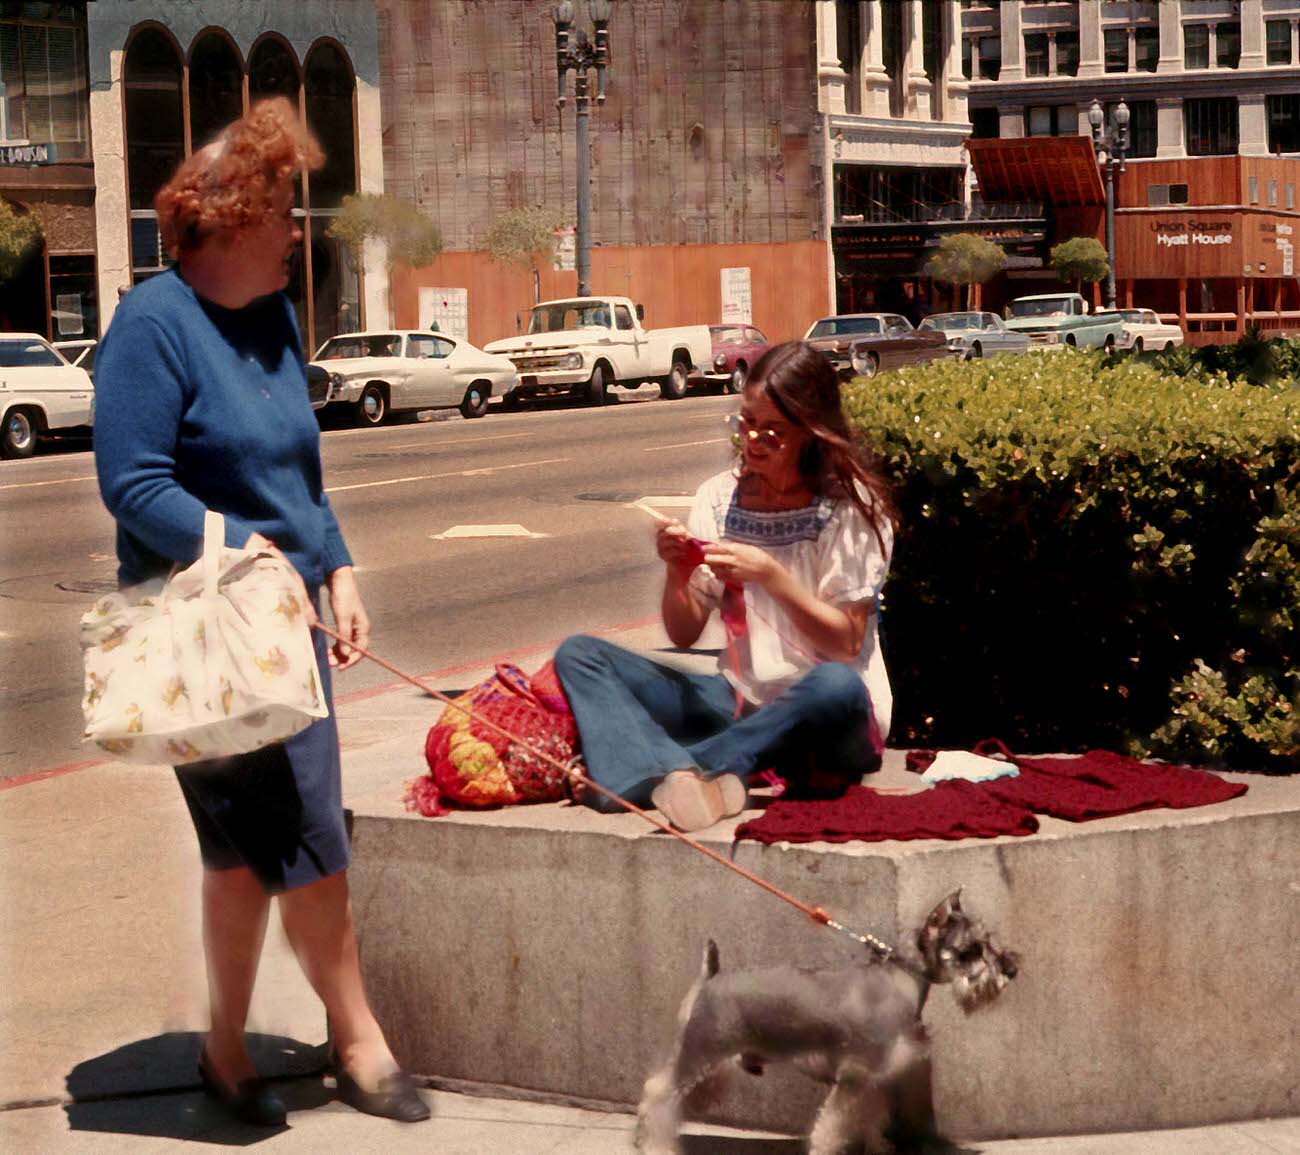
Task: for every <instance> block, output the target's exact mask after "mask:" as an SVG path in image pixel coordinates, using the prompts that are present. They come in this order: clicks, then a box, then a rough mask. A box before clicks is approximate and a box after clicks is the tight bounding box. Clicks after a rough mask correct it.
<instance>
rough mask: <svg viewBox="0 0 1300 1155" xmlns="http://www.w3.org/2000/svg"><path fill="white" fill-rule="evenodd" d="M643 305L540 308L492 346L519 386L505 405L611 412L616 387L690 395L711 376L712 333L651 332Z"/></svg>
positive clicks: (599, 300)
mask: <svg viewBox="0 0 1300 1155" xmlns="http://www.w3.org/2000/svg"><path fill="white" fill-rule="evenodd" d="M642 316H643V312H642V309H641V306H640V305H635V304H633V303H632V302H631V301H630V300H629V299H628V298H627V297H574V298H571V299H569V300H563V301H542V302H541V303H540V304H537V305H534V306H533V310H532V313H531V314H530V316H529V319H528V329H527V331H526V332H524V333H521V334H520V335H519V336H517V337H507V338H505V339H504V340H501V341H493V342H492V343H491V344H489V345H486V346H484V349H485V351H486V352H488V353H499V354H502V355H503V356H506V357H509V358H510V360H511V361H512V362H514V366H515V368H516V369H517V370H518V371H519V383H518V384H517V385H516V386H515V387H514V388H513V389H511V390H510V392H509V393H507V394H505V396H504V397H503V399H502V403H503V404H504V405H505V406H506V407H507V408H514V407H515V406H517V405H518V404H519V403H520V402H521V401H523V400H524V399H525V398H529V397H544V396H553V395H556V394H563V393H571V394H574V395H575V396H579V397H582V398H584V399H585V400H586V402H587V404H588V405H604V404H605V400H606V390H607V389H609V387H610V386H611V385H627V386H632V387H635V386H638V385H640V384H641V382H643V381H653V382H656V383H658V385H659V392H660V394H661V395H662V396H664V397H666V398H668V399H670V400H676V399H677V398H679V397H683V396H685V394H686V385H687V379H688V378H689V377H690V374H691V372H692V371H693V370H696V369H701V370H703V369H707V368H708V366H709V363H710V361H711V359H712V357H713V339H712V337H711V336H710V334H709V327H708V326H707V325H683V326H681V327H680V328H676V329H643V328H642V327H641V318H642Z"/></svg>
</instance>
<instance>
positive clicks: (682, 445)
mask: <svg viewBox="0 0 1300 1155" xmlns="http://www.w3.org/2000/svg"><path fill="white" fill-rule="evenodd" d="M726 440H727V439H726V438H725V437H710V438H709V439H708V440H707V441H678V442H676V443H675V444H673V445H646V446H643V447H642V449H641V452H642V453H654V452H655V451H656V450H659V449H688V448H690V447H691V446H693V445H720V444H722V442H724V441H726Z"/></svg>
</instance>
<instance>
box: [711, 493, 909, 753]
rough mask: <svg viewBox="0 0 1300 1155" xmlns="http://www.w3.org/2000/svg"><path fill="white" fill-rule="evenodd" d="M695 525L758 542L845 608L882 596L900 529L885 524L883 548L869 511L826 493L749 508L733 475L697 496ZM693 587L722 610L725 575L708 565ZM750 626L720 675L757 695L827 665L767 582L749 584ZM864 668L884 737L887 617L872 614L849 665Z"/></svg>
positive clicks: (714, 537)
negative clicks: (784, 505)
mask: <svg viewBox="0 0 1300 1155" xmlns="http://www.w3.org/2000/svg"><path fill="white" fill-rule="evenodd" d="M686 524H687V529H689V531H690V532H691V534H692V535H693V536H695V537H698V538H701V539H702V540H705V541H720V540H722V539H723V538H726V539H727V540H729V541H735V542H741V543H743V544H745V545H756V546H759V547H760V548H762V549H763V550H764V551H766V552H767V553H769V554H771V555H772V557H774V558H775V559H776V560H777V561H779V562H780V563H781V564H782V565H783V566H785V568H786V569H787V570H789V571H790V573H791V574H793V575H794V577H795V578H796V579H797V580H798V581H799V582H801V583H802V584H803V585H804V586H805V588H807V589H808V590H810V591H811V592H812V593H813V594H815V595H816V596H817V597H818V598H820V599H821V600H822V601H824V602H827V603H829V604H830V605H833V606H838V607H844V606H849V605H853V604H855V603H859V602H876V601H877V599H878V598H879V595H880V590H881V587H882V586H883V585H884V584H885V578H886V576H887V575H888V573H889V557H890V554H891V552H892V550H893V533H892V531H891V530H890V528H889V526H888V525H886V526H885V527H884V529H883V533H882V535H881V536H882V537H883V538H884V549H883V550H882V549H881V546H880V543H879V542H878V541H877V540H876V535H875V533H874V531H873V530H872V528H871V526H870V525H869V524H868V522H867V519H866V518H865V517H864V516H863V514H862V511H861V510H860V509H858V507H857V506H856V505H855V504H854V503H853V502H852V501H849V500H847V499H845V498H841V499H838V500H837V499H834V498H828V497H824V498H819V499H818V500H817V501H815V502H814V503H813V504H812V505H807V506H804V507H803V508H801V509H792V510H781V511H779V512H776V513H757V512H754V511H752V510H746V509H741V508H740V504H739V502H738V501H737V498H736V479H735V477H734V476H733V475H732V474H731V473H730V472H727V473H719V474H718V475H717V476H716V477H711V478H709V480H708V481H706V482H705V483H704V484H703V485H701V486H700V488H699V490H698V491H697V492H696V494H695V502H694V504H693V505H692V507H691V512H690V515H689V516H688V518H687V523H686ZM690 587H691V590H692V592H693V593H694V594H695V595H696V596H697V597H699V599H700V600H701V601H702V602H703V603H704V604H705V605H707V606H709V607H710V608H711V609H712V608H717V606H718V605H719V603H720V602H721V599H722V588H723V587H722V582H721V581H719V580H718V578H717V577H715V576H714V574H713V572H712V570H710V569H709V567H708V566H704V565H701V566H699V567H698V568H697V569H696V570H695V571H694V572H693V573H692V574H691V579H690ZM745 606H746V620H747V624H748V630H747V634H746V637H744V638H741V639H740V640H739V643H738V645H737V646H736V647H735V655H734V659H735V661H734V665H733V662H732V660H731V659H729V657H728V656H727V654H726V653H725V652H724V654H723V656H722V658H721V659H720V660H719V669H720V671H721V673H722V674H723V675H724V676H725V677H726V678H727V680H728V681H730V682H731V683H732V685H734V686H735V687H736V688H737V689H738V690H739V691H740V692H741V693H742V694H743V695H744V696H745V698H746V699H748V700H749V701H751V702H753V703H754V704H756V705H760V706H761V705H763V704H764V703H766V702H770V701H771V700H772V699H773V698H775V697H776V696H777V695H778V694H779V693H780V692H781V691H782V690H784V689H785V688H786V687H787V686H789V685H791V684H792V683H793V682H795V681H797V680H798V679H799V678H800V677H801V676H802V675H803V674H805V673H807V672H808V671H809V670H810V669H812V667H813V666H815V665H818V664H819V662H820V659H818V658H817V656H816V652H815V650H814V649H813V646H812V643H811V642H809V641H807V640H806V639H805V638H804V637H803V636H802V635H801V634H800V633H799V631H798V630H797V629H796V627H795V625H794V622H793V621H792V620H791V618H790V617H789V615H788V614H787V613H786V611H785V609H784V608H783V607H782V605H781V603H780V602H778V601H776V599H774V598H773V597H771V596H770V595H769V594H768V592H767V591H766V590H765V589H763V588H762V586H759V585H748V586H746V587H745ZM848 664H849V665H852V666H853V667H855V668H856V669H857V670H858V672H859V673H860V674H861V675H862V680H863V682H864V684H865V685H866V687H867V693H868V694H869V695H870V697H871V705H872V710H873V712H874V713H875V717H876V724H877V725H878V726H879V728H880V733H881V736H882V737H885V736H887V735H888V734H889V719H890V714H891V712H892V707H893V694H892V692H891V691H890V688H889V674H888V672H887V671H886V669H885V660H884V656H883V655H882V654H881V652H880V628H879V622H878V614H876V613H875V612H874V610H873V612H872V614H871V616H870V617H869V618H868V619H867V628H866V631H865V634H864V637H863V642H862V649H861V650H860V651H859V652H858V655H857V657H856V658H853V659H852V660H851V661H850V662H849V663H848Z"/></svg>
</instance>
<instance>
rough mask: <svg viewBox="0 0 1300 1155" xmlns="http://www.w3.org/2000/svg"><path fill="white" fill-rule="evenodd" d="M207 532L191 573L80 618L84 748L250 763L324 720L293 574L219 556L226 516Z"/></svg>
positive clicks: (282, 567) (236, 555) (213, 519)
mask: <svg viewBox="0 0 1300 1155" xmlns="http://www.w3.org/2000/svg"><path fill="white" fill-rule="evenodd" d="M203 530H204V533H203V556H202V557H201V558H199V560H198V561H197V562H195V563H194V564H193V565H192V566H190V567H189V568H188V569H185V570H182V571H181V572H180V573H177V574H174V575H173V576H172V577H171V578H169V579H168V580H167V581H166V582H165V583H164V584H163V585H162V587H161V588H159V587H158V584H157V583H156V582H150V583H146V584H145V585H142V586H136V587H135V588H133V589H126V590H121V591H119V592H118V593H115V594H109V595H108V596H107V597H103V598H100V600H99V601H98V602H96V603H95V605H94V607H93V608H92V609H91V611H90V612H89V613H88V614H86V615H85V616H84V617H83V618H82V619H81V645H82V650H83V655H82V656H83V658H84V661H85V671H86V690H85V698H84V699H83V701H82V710H83V712H84V714H85V718H86V731H85V735H84V738H85V740H86V741H88V742H94V743H95V744H96V745H98V746H99V747H100V748H101V749H104V750H107V751H108V752H109V753H110V754H114V755H116V756H117V757H118V758H122V759H124V760H125V761H128V762H143V763H148V764H150V765H168V766H180V765H182V764H184V763H186V762H195V761H198V760H200V759H207V758H223V757H228V756H229V755H232V754H244V753H247V752H248V751H250V750H256V749H258V748H260V747H262V746H269V745H271V744H272V743H274V742H282V741H284V739H285V738H288V737H289V736H290V735H293V734H296V733H297V732H298V731H299V730H302V729H305V728H306V727H307V726H309V725H311V723H312V722H313V721H315V720H316V719H317V718H324V717H325V716H326V715H327V714H328V713H329V708H328V706H327V705H326V703H325V700H324V695H323V694H322V692H321V686H320V678H319V674H318V673H317V669H316V655H315V653H314V651H313V649H312V639H311V630H310V628H309V627H308V626H307V617H306V613H305V610H306V607H305V606H304V605H303V603H302V596H301V585H300V583H299V582H298V581H297V579H296V577H295V576H294V574H293V571H292V570H291V569H289V566H288V563H287V562H285V561H284V560H283V559H282V558H279V557H276V556H274V555H272V554H269V553H261V552H258V551H257V550H247V549H225V548H223V546H222V542H223V541H224V540H225V521H224V519H223V518H222V517H221V515H220V514H216V513H208V514H207V516H206V518H205V519H204V525H203Z"/></svg>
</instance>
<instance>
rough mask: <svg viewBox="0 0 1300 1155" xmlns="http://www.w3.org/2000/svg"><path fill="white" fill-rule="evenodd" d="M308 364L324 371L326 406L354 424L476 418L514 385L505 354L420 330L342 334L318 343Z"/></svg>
mask: <svg viewBox="0 0 1300 1155" xmlns="http://www.w3.org/2000/svg"><path fill="white" fill-rule="evenodd" d="M312 360H313V362H315V363H317V364H319V365H320V367H321V368H323V369H325V370H326V371H327V372H328V373H330V374H331V377H332V381H333V396H332V397H331V398H330V403H331V404H332V405H336V406H340V405H341V406H348V407H350V408H351V409H352V412H353V416H354V418H355V420H356V422H357V424H359V425H378V424H380V423H381V422H382V421H383V420H384V419H385V418H386V417H387V416H388V414H389V413H400V412H402V411H404V410H405V411H408V412H409V411H412V410H417V409H457V408H458V409H459V410H460V411H461V413H462V414H464V416H466V417H482V416H483V415H484V414H485V413H486V412H487V407H488V398H489V397H491V396H492V395H493V394H494V393H495V394H496V395H497V396H502V395H504V394H506V393H508V392H509V391H510V390H511V389H513V388H514V387H515V385H516V384H518V380H519V378H518V374H517V373H516V372H515V367H514V365H513V364H511V362H510V361H508V360H507V359H506V358H505V357H499V356H497V355H496V354H493V353H485V352H483V350H482V349H478V348H476V347H475V346H473V345H471V344H470V343H469V342H468V341H463V340H461V339H460V338H458V337H451V336H448V335H447V334H446V333H426V332H424V331H423V330H415V331H411V330H406V329H397V330H389V331H385V332H376V333H344V334H342V335H340V336H338V337H331V338H330V339H329V340H328V341H326V342H325V344H323V345H322V346H321V347H320V349H319V350H317V352H316V356H315V357H314V358H312Z"/></svg>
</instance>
